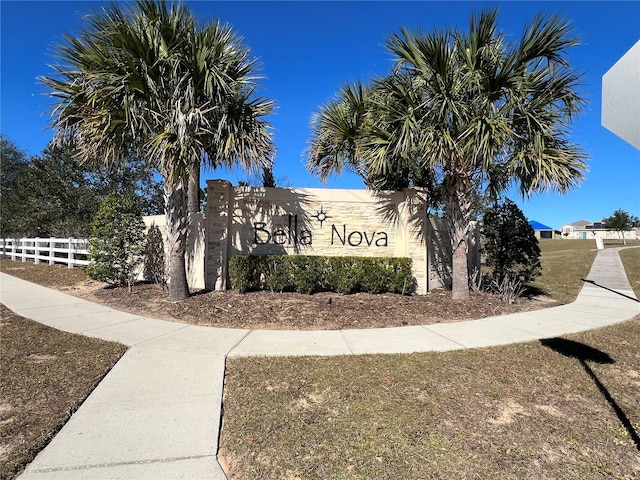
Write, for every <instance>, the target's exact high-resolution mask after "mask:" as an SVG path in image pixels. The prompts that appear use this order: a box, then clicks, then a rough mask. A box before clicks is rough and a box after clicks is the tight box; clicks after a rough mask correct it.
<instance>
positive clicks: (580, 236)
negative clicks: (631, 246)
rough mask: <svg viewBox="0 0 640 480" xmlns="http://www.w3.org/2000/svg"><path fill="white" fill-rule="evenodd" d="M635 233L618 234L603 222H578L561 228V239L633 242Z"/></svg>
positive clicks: (631, 231)
mask: <svg viewBox="0 0 640 480" xmlns="http://www.w3.org/2000/svg"><path fill="white" fill-rule="evenodd" d="M636 235H637V232H636V231H635V230H629V231H627V232H618V231H616V230H610V229H608V228H607V226H606V225H605V223H604V222H602V221H600V222H589V221H587V220H578V221H577V222H573V223H569V224H567V225H564V226H563V227H562V238H567V239H577V240H592V239H594V238H602V239H605V240H606V239H610V240H622V239H626V240H635V239H636Z"/></svg>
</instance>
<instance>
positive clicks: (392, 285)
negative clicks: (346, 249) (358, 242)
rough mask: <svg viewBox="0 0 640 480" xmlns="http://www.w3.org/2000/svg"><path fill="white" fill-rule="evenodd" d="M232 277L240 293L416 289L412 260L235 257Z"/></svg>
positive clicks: (406, 291)
mask: <svg viewBox="0 0 640 480" xmlns="http://www.w3.org/2000/svg"><path fill="white" fill-rule="evenodd" d="M229 278H230V280H231V286H232V288H233V289H235V290H238V291H240V292H246V291H249V290H259V289H268V290H271V291H273V292H285V291H294V292H299V293H307V294H310V293H315V292H321V291H332V292H336V293H356V292H369V293H383V292H392V293H401V294H411V293H413V292H415V289H416V283H415V279H414V278H413V277H412V274H411V259H409V258H371V257H322V256H310V255H264V256H254V255H249V256H234V257H231V259H230V260H229Z"/></svg>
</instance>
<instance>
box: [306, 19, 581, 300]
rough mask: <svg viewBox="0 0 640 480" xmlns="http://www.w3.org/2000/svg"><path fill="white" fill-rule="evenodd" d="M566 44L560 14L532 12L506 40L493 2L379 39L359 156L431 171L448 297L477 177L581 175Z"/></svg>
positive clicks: (576, 106) (462, 278)
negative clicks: (444, 228)
mask: <svg viewBox="0 0 640 480" xmlns="http://www.w3.org/2000/svg"><path fill="white" fill-rule="evenodd" d="M576 45H578V40H577V39H576V38H575V37H574V36H573V33H572V31H571V29H570V28H569V26H568V24H567V23H566V22H563V21H562V20H561V19H560V18H559V17H557V16H553V17H544V16H541V15H539V16H536V17H535V18H534V20H533V21H532V22H531V24H530V25H528V26H527V27H526V28H525V30H524V32H523V34H522V37H521V39H520V40H519V42H515V43H512V42H510V41H509V40H508V38H507V36H506V35H504V34H502V33H499V32H498V29H497V11H496V10H490V11H484V12H482V13H481V14H480V15H479V16H476V15H473V16H472V17H471V21H470V23H469V28H468V30H467V31H466V32H463V31H460V30H457V29H446V30H442V31H439V32H434V33H428V34H424V33H421V32H409V31H407V30H405V29H401V30H400V33H399V34H394V35H392V36H391V37H390V38H388V40H387V48H388V49H389V50H390V52H391V53H392V54H393V55H394V57H395V62H394V68H393V70H392V72H391V74H389V75H388V76H387V77H384V78H382V79H377V80H376V81H375V82H374V88H375V90H376V92H377V93H376V95H374V96H373V98H374V99H375V101H374V104H373V106H372V107H371V108H370V110H369V111H370V115H371V117H372V118H373V119H375V121H372V122H370V126H369V127H368V128H367V129H366V135H365V136H366V138H367V139H366V146H365V148H366V155H365V156H364V157H365V159H366V160H365V161H366V163H367V166H368V168H369V169H370V171H372V172H374V173H377V174H380V175H382V174H385V173H386V172H390V171H393V170H394V169H396V168H398V166H401V165H402V163H403V162H407V161H409V162H417V165H418V166H419V168H420V169H422V170H425V171H431V172H433V173H434V176H435V178H438V179H439V180H440V182H441V186H442V191H443V192H444V197H445V205H446V208H445V211H446V214H447V218H448V220H449V231H450V238H451V247H452V252H453V253H452V269H453V270H452V271H453V275H452V276H453V278H452V282H453V298H455V299H461V300H464V299H468V298H469V288H468V277H469V272H468V267H467V251H468V246H467V240H466V238H467V233H468V231H469V227H470V220H472V218H471V214H472V206H473V199H474V197H475V196H476V194H477V190H478V188H479V187H478V186H480V188H485V189H488V190H489V191H491V192H493V193H494V194H497V193H499V192H502V191H504V190H505V189H506V188H508V187H509V186H510V185H511V184H516V185H518V186H519V188H520V192H521V193H522V195H523V196H530V195H532V194H533V193H536V192H540V191H543V190H547V189H550V190H556V191H558V192H564V191H566V190H568V189H570V188H571V187H573V186H575V185H577V184H578V183H579V181H580V180H581V179H582V178H583V172H584V171H585V170H586V164H585V160H586V156H585V154H584V153H583V151H582V150H581V149H580V148H579V147H578V146H577V145H575V144H573V143H571V142H570V141H569V140H568V136H569V134H570V124H571V122H572V121H573V120H574V119H575V116H576V115H577V114H578V113H579V112H580V110H581V108H582V106H583V104H584V100H583V99H582V98H581V96H580V94H579V93H578V87H579V81H580V74H579V73H577V72H575V71H574V70H573V69H572V68H571V66H570V63H569V61H568V58H567V51H568V49H569V48H570V47H573V46H576ZM322 112H323V111H322V110H321V111H320V114H321V115H322ZM316 162H317V161H316Z"/></svg>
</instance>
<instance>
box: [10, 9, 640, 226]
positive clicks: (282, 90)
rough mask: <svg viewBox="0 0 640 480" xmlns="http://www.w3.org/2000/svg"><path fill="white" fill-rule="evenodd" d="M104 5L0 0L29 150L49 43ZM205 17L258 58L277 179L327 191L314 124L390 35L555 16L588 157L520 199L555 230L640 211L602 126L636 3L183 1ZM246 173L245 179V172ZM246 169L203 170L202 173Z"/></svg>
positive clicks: (637, 169) (377, 57)
mask: <svg viewBox="0 0 640 480" xmlns="http://www.w3.org/2000/svg"><path fill="white" fill-rule="evenodd" d="M105 3H106V2H100V1H91V2H86V1H67V2H58V1H40V2H38V1H5V0H2V1H1V2H0V15H1V39H0V42H1V43H0V45H1V51H0V53H1V57H0V62H1V64H0V66H1V68H0V84H1V90H0V101H1V116H0V131H1V132H2V133H3V134H4V135H5V136H7V137H8V138H9V139H10V140H12V141H13V142H14V143H16V145H17V146H18V147H19V148H20V149H22V150H25V151H26V152H27V153H28V154H31V155H37V154H39V153H40V152H41V151H42V150H43V149H44V147H45V146H46V145H47V143H48V142H49V141H50V140H51V138H52V132H51V130H49V129H47V125H48V120H49V117H48V114H47V109H48V102H49V100H48V99H47V98H46V97H45V96H44V95H43V94H42V93H43V88H42V87H41V86H39V85H38V83H37V81H36V77H38V76H40V75H46V74H50V73H51V69H50V68H49V67H48V64H49V63H52V61H53V59H52V56H51V54H52V51H53V47H54V46H55V45H56V44H58V43H59V42H60V41H61V37H62V35H63V34H65V33H73V32H74V31H76V30H77V28H78V27H79V26H80V25H82V22H83V16H84V15H86V14H87V13H89V12H90V11H92V10H98V9H100V7H101V5H103V4H105ZM186 3H187V4H188V5H189V7H190V8H191V9H192V11H193V12H194V13H195V14H196V15H197V16H198V17H199V18H201V19H202V20H203V21H205V20H208V19H212V18H216V19H220V20H222V21H224V22H227V23H229V24H230V25H231V26H232V27H234V29H235V31H236V32H237V33H238V34H240V35H241V36H242V37H244V39H245V42H246V44H247V45H248V46H249V47H250V48H251V49H252V51H253V53H254V54H255V55H256V56H257V57H259V58H260V61H261V64H262V73H263V74H264V75H265V76H266V79H265V80H264V81H263V82H262V85H263V88H262V90H261V91H260V93H261V94H262V95H264V96H267V97H269V98H272V99H274V100H275V101H276V103H277V105H278V109H277V112H276V113H275V115H273V117H272V118H271V119H270V121H271V123H272V125H273V126H274V128H275V144H276V148H277V156H276V163H275V169H274V171H275V176H276V179H278V178H279V177H280V178H282V177H285V178H286V180H287V182H288V183H290V184H292V185H293V186H295V187H322V186H323V185H322V184H321V183H320V181H319V180H318V179H317V178H315V177H313V176H311V175H310V174H308V173H307V172H306V170H305V159H304V150H305V147H306V144H307V141H308V139H309V120H310V118H311V115H312V114H313V112H314V111H316V110H317V108H318V106H320V105H321V104H323V103H325V102H326V101H328V100H329V99H330V98H331V97H332V95H333V94H334V93H335V92H336V90H337V89H338V88H339V87H340V85H341V84H342V83H343V82H352V81H355V80H368V79H370V78H372V77H373V76H375V75H379V74H385V73H386V72H388V70H389V67H390V65H391V60H390V55H389V53H388V52H387V51H386V50H385V47H384V44H385V39H386V38H387V37H388V36H389V35H390V34H391V33H392V32H396V31H398V30H399V28H400V27H401V26H405V27H408V28H419V29H421V30H423V31H430V30H433V29H440V28H444V27H446V26H457V27H461V28H463V27H465V26H466V25H467V23H468V20H469V17H470V15H471V13H472V12H474V11H480V10H481V9H483V8H486V7H498V8H499V12H500V13H499V24H500V28H501V29H502V31H504V32H505V33H507V34H511V35H513V38H514V40H517V39H518V38H519V37H520V34H521V32H522V29H523V27H524V26H525V24H526V23H527V22H528V21H529V20H531V19H532V18H533V16H534V15H535V14H536V13H538V12H544V13H550V14H551V13H560V14H561V15H563V16H564V17H565V18H567V19H568V20H569V21H570V22H571V24H572V26H573V27H574V29H575V31H576V33H577V35H578V36H579V37H580V39H581V40H582V44H581V45H580V46H579V47H577V48H575V49H573V50H572V51H571V58H572V60H573V65H574V66H575V67H576V68H578V69H580V70H581V71H583V72H584V76H583V83H584V87H583V92H584V94H585V96H586V98H587V99H588V104H587V107H586V108H585V111H584V113H583V114H582V115H581V116H580V117H579V118H578V121H577V122H576V123H575V124H574V130H575V133H574V135H573V137H572V138H573V140H574V141H575V142H576V143H578V144H580V145H581V146H582V147H583V148H584V149H585V150H586V152H587V153H588V155H589V156H590V158H591V160H590V161H589V172H587V174H586V179H585V181H584V182H583V183H582V184H581V185H580V187H578V188H576V189H574V190H572V191H571V192H569V193H566V194H564V195H562V196H560V195H558V194H554V193H547V194H539V195H536V196H534V197H533V198H531V199H528V200H523V199H521V198H520V197H519V195H518V194H517V193H516V192H510V194H509V197H510V198H511V199H512V200H514V201H516V203H518V205H519V206H520V207H521V208H522V209H523V211H524V213H525V215H526V216H527V217H528V218H529V219H530V220H536V221H538V222H541V223H543V224H546V225H549V226H552V227H555V228H559V227H561V226H562V225H563V224H566V223H569V222H572V221H576V220H580V219H585V220H600V219H601V218H603V217H606V216H609V215H610V214H611V213H613V211H614V210H616V209H618V208H622V209H623V210H626V211H628V212H630V213H632V214H634V215H640V151H638V150H637V149H635V148H634V147H632V146H631V145H629V144H627V143H626V142H625V141H624V140H622V139H620V138H618V137H617V136H616V135H614V134H613V133H611V132H609V131H608V130H606V129H605V128H603V127H602V126H601V117H600V116H601V85H602V75H603V74H604V73H605V72H606V71H607V70H608V69H609V68H611V66H613V64H614V63H615V62H616V61H617V60H618V59H619V58H620V57H621V56H622V55H624V53H625V52H626V51H627V50H628V49H629V48H631V46H633V45H634V44H635V43H636V42H637V41H638V40H639V39H640V2H637V1H636V2H609V1H607V2H542V1H537V2H482V1H473V2H428V1H424V2H418V1H415V2H364V1H362V2H342V1H333V2H302V1H289V2H277V1H262V2H249V1H236V2H211V1H190V2H186ZM245 177H246V175H245ZM212 178H228V179H230V180H231V181H233V182H234V183H235V182H237V180H238V179H242V178H243V174H241V173H236V172H228V171H215V172H211V171H209V172H205V174H204V175H203V180H204V179H212ZM326 186H327V187H331V188H362V181H361V180H360V179H359V178H358V177H357V176H354V175H351V174H347V173H345V174H343V175H341V176H339V177H335V178H331V179H330V180H329V182H328V183H327V185H326Z"/></svg>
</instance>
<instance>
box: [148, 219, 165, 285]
mask: <svg viewBox="0 0 640 480" xmlns="http://www.w3.org/2000/svg"><path fill="white" fill-rule="evenodd" d="M144 279H145V280H148V281H151V282H154V283H157V284H160V285H161V286H162V288H164V287H166V285H167V264H166V260H165V255H164V241H163V239H162V232H160V229H159V228H158V226H157V225H156V224H155V223H153V224H151V227H149V231H148V232H147V242H146V244H145V248H144Z"/></svg>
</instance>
